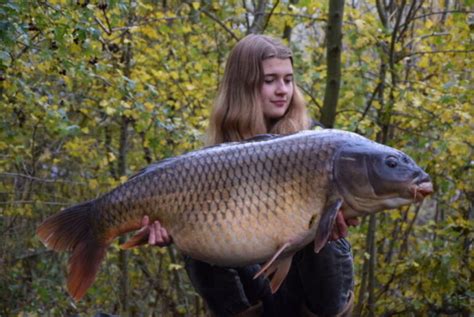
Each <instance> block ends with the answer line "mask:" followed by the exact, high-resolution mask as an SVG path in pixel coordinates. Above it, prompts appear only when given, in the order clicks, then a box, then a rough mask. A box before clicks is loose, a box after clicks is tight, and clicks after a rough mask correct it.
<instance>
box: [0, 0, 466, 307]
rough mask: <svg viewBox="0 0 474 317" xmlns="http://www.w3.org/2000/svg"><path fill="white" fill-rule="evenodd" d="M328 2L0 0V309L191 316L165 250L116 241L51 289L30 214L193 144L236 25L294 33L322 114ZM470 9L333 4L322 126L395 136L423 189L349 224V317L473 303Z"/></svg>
mask: <svg viewBox="0 0 474 317" xmlns="http://www.w3.org/2000/svg"><path fill="white" fill-rule="evenodd" d="M327 2H328V1H308V0H306V1H304V0H300V1H298V0H296V1H295V0H290V1H262V0H260V1H237V0H232V1H209V0H201V1H137V0H130V1H118V0H99V1H86V0H77V1H67V2H66V1H58V0H56V1H53V0H50V1H35V3H34V4H32V1H12V0H6V1H2V3H1V4H0V16H1V19H0V113H1V116H0V233H1V237H2V243H1V244H0V315H2V316H12V315H13V316H18V315H21V314H22V313H27V314H29V313H31V314H33V315H37V316H42V315H49V316H65V315H74V314H80V315H81V316H93V315H94V314H95V313H96V312H99V311H103V312H108V313H116V314H123V315H125V314H128V315H130V316H132V315H133V316H135V315H136V316H168V315H169V316H181V315H183V316H184V315H189V316H204V315H205V314H206V309H205V306H204V304H203V302H202V300H201V299H200V298H199V296H198V295H197V294H196V293H195V291H194V289H193V288H192V286H191V285H190V283H189V281H188V279H187V276H186V273H185V271H184V269H183V263H182V259H181V255H180V254H179V253H178V252H177V251H176V250H175V249H174V248H173V247H171V248H141V249H137V250H132V251H131V252H123V251H119V250H118V247H117V245H116V244H115V245H114V246H113V248H114V250H110V252H108V255H107V259H106V260H105V265H103V266H102V269H101V272H100V273H99V275H98V280H97V282H96V283H95V284H94V286H93V287H92V288H91V289H90V290H89V292H88V294H87V295H86V297H85V298H84V300H82V301H81V302H77V303H76V302H74V301H73V300H72V299H71V298H70V297H68V295H67V293H66V292H65V288H64V286H65V275H66V274H65V272H66V257H67V255H65V254H56V253H52V252H50V251H48V250H46V249H45V247H44V246H43V245H42V244H41V243H40V241H39V240H38V238H37V237H36V236H35V230H36V227H37V225H38V224H39V222H40V221H41V220H43V219H44V218H45V217H47V216H48V215H51V214H53V213H55V212H57V211H58V210H59V209H61V208H62V207H65V206H69V205H72V204H74V203H77V202H80V201H85V200H88V199H91V198H94V197H97V196H98V195H99V194H100V193H103V192H105V191H107V190H109V189H110V188H112V187H114V186H116V185H117V184H119V183H120V182H123V181H124V180H125V179H127V177H128V176H130V175H132V174H133V173H134V172H136V171H138V170H139V169H140V168H141V167H143V166H145V165H147V164H148V163H151V162H153V161H156V160H160V159H163V158H166V157H169V156H173V155H177V154H181V153H183V152H186V151H189V150H191V149H195V148H198V147H200V146H202V144H203V140H204V135H205V131H206V127H207V120H208V117H209V111H210V107H211V105H212V102H213V98H214V97H215V95H216V91H217V85H218V83H219V80H220V78H221V76H222V72H223V66H224V62H225V58H226V56H227V53H228V52H229V50H230V49H231V48H232V46H233V45H234V44H235V43H236V42H237V40H238V39H240V38H242V37H243V36H245V34H247V33H248V32H250V31H251V32H264V33H265V34H270V35H273V36H276V37H281V38H284V39H285V41H287V43H288V44H289V45H290V46H291V48H292V49H293V51H294V52H295V55H296V56H295V70H296V72H297V81H298V83H299V85H300V86H301V89H302V91H303V92H304V95H305V98H306V100H307V102H308V105H309V109H310V113H311V115H312V117H313V118H314V119H320V118H321V116H322V115H323V113H322V109H323V108H324V107H323V100H324V99H325V96H324V95H325V90H326V76H327V75H326V68H327V64H326V43H327V38H326V34H327V30H326V25H327V21H328V19H327V16H328V9H329V6H328V3H327ZM469 2H471V3H470V4H469ZM471 8H472V1H438V0H426V1H422V0H413V1H405V0H402V1H384V0H376V1H346V4H345V6H344V16H343V23H342V34H343V38H342V55H341V63H340V66H341V82H340V90H339V93H338V100H337V109H336V112H335V127H336V128H339V129H344V130H348V131H355V132H357V133H360V134H362V135H364V136H366V137H368V138H371V139H374V140H377V141H379V142H383V143H386V144H388V145H390V146H393V147H396V148H399V149H401V150H403V151H404V152H406V153H408V154H409V155H410V156H411V157H413V158H414V159H415V161H417V163H418V164H419V165H420V166H422V167H423V168H424V169H425V170H426V171H427V172H428V173H429V174H430V175H431V176H432V178H433V183H434V185H435V193H434V195H432V196H431V198H429V199H427V200H425V201H424V202H423V203H422V204H419V205H412V206H410V207H408V208H402V209H400V210H392V211H389V212H385V213H382V214H380V215H377V216H374V217H371V218H370V219H369V218H367V219H363V221H362V225H361V226H359V227H357V228H355V229H351V232H350V235H349V240H350V241H351V243H352V246H353V252H354V256H355V264H356V315H357V316H359V315H360V316H392V315H401V316H423V315H425V316H426V315H456V316H468V315H469V313H470V312H471V313H472V310H473V309H472V303H473V300H474V289H473V285H474V283H473V275H472V274H473V272H472V271H473V268H474V263H473V261H474V257H473V246H472V239H473V231H474V221H473V217H474V211H473V200H474V189H473V179H474V177H473V173H472V168H473V146H474V134H473V116H474V107H473V100H474V99H473V95H474V90H473V87H472V80H473V78H472V65H473V53H474V49H473V38H472V30H473V28H474V20H473V18H472V17H473V14H474V12H473V11H470V10H471ZM262 10H263V11H262Z"/></svg>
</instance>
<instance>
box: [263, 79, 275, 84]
mask: <svg viewBox="0 0 474 317" xmlns="http://www.w3.org/2000/svg"><path fill="white" fill-rule="evenodd" d="M271 83H273V79H265V84H271Z"/></svg>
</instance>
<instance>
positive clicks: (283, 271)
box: [253, 242, 293, 294]
mask: <svg viewBox="0 0 474 317" xmlns="http://www.w3.org/2000/svg"><path fill="white" fill-rule="evenodd" d="M289 246H290V243H289V242H287V243H285V244H283V246H281V247H280V248H279V249H278V251H277V252H275V254H274V255H273V257H272V258H271V259H270V260H268V261H267V262H266V263H265V264H264V265H263V266H262V268H261V269H260V271H258V272H257V274H255V276H254V277H253V278H254V279H256V278H257V277H259V276H260V275H262V274H263V275H264V276H265V277H267V278H268V277H269V276H270V275H272V274H273V276H272V277H271V278H270V288H271V291H272V294H274V293H276V291H277V290H278V288H280V286H281V283H283V281H284V280H285V277H286V275H287V274H288V272H289V271H290V267H291V261H292V259H293V254H291V255H289V256H287V257H285V258H283V259H278V257H279V256H280V254H281V253H282V252H283V251H284V250H285V249H286V248H288V247H289Z"/></svg>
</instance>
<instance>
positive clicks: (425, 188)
mask: <svg viewBox="0 0 474 317" xmlns="http://www.w3.org/2000/svg"><path fill="white" fill-rule="evenodd" d="M410 192H411V194H412V195H413V198H414V200H415V201H422V200H423V199H425V197H426V196H428V195H430V194H432V193H433V183H432V182H431V180H430V179H429V177H428V178H426V177H425V178H423V179H421V180H419V179H415V180H414V182H413V183H412V185H411V186H410Z"/></svg>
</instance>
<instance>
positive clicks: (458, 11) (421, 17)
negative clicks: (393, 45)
mask: <svg viewBox="0 0 474 317" xmlns="http://www.w3.org/2000/svg"><path fill="white" fill-rule="evenodd" d="M445 13H464V14H471V13H474V11H470V10H467V11H466V10H451V11H441V12H431V13H426V14H423V15H418V16H416V17H413V18H412V19H411V20H410V21H408V22H405V23H403V24H402V25H401V26H402V27H403V26H405V24H408V23H410V22H411V21H413V20H418V19H423V18H426V17H429V16H431V15H436V14H445Z"/></svg>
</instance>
